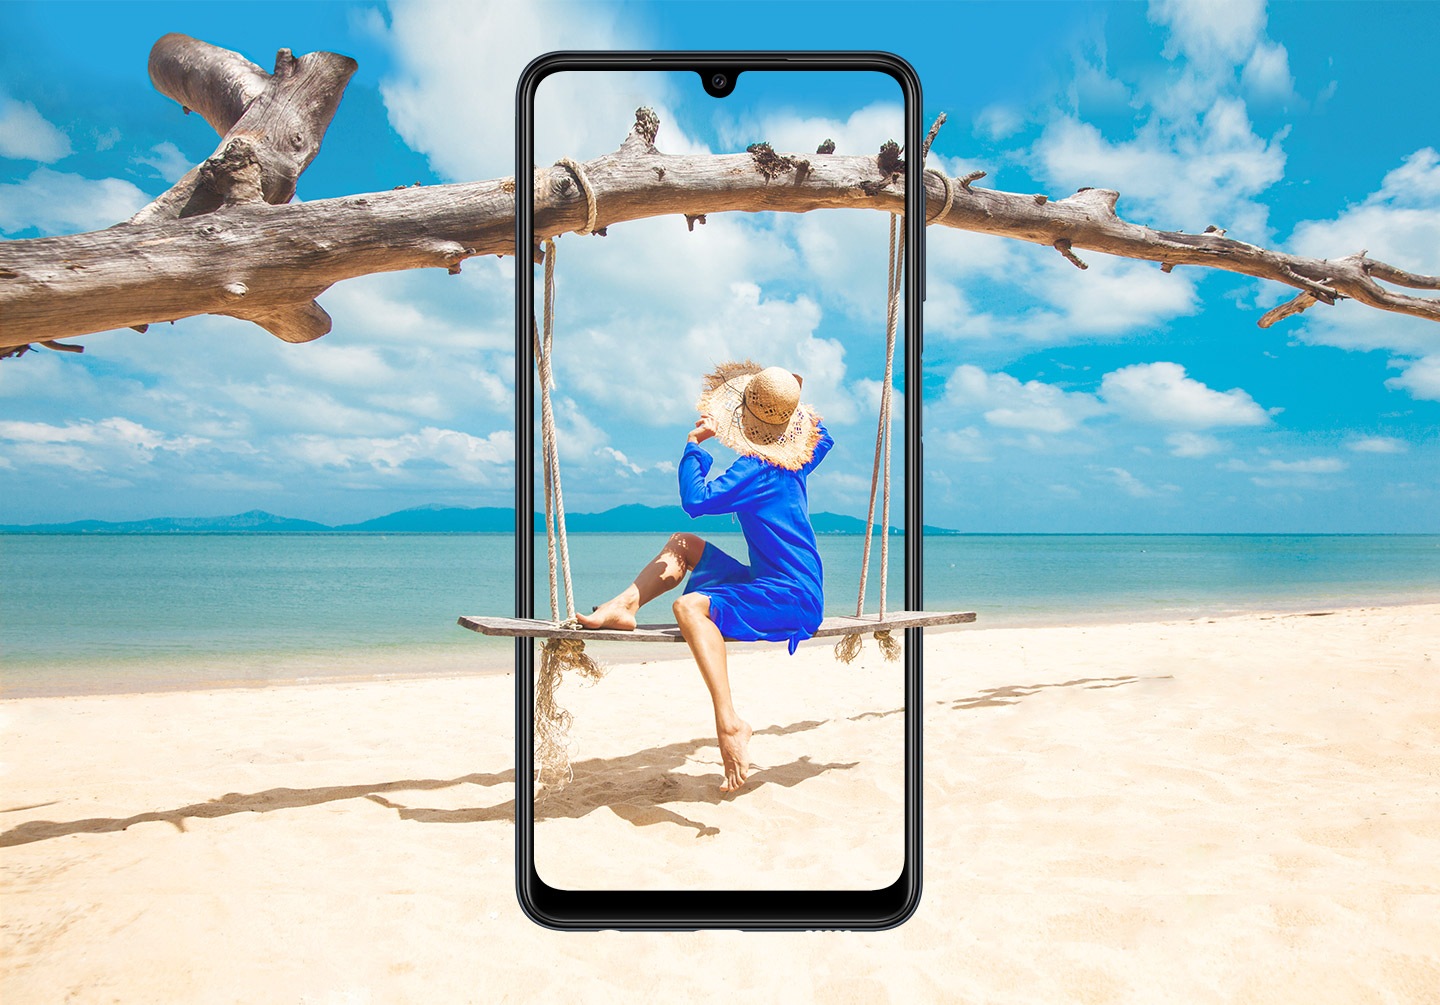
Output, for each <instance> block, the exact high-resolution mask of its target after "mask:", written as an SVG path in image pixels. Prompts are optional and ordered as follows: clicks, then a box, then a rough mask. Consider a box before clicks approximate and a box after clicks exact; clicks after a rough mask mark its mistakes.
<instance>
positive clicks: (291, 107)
mask: <svg viewBox="0 0 1440 1005" xmlns="http://www.w3.org/2000/svg"><path fill="white" fill-rule="evenodd" d="M357 66H358V64H357V63H356V62H355V60H353V59H351V58H350V57H349V56H341V55H338V54H336V53H333V52H312V53H310V54H308V55H305V56H301V57H300V58H299V59H296V58H295V57H294V56H293V55H292V54H291V52H290V50H289V49H281V50H280V51H279V53H277V54H276V56H275V72H274V73H273V74H268V73H266V72H265V71H263V70H261V69H260V68H259V67H258V66H256V65H255V64H254V63H252V62H250V61H249V60H248V59H245V58H244V57H243V56H241V55H239V54H238V53H234V52H230V51H228V50H226V49H220V48H217V47H216V46H213V45H209V44H208V43H205V42H201V41H198V40H196V39H193V38H191V37H189V36H188V35H181V34H178V33H171V34H169V35H166V36H164V37H163V38H161V39H160V41H158V42H156V43H155V45H154V47H153V48H151V50H150V79H151V81H152V82H153V83H154V84H155V87H156V89H157V90H159V91H160V93H162V94H164V95H165V96H166V97H170V98H174V99H175V100H176V101H178V102H180V105H181V107H183V108H185V109H186V110H187V111H188V110H189V109H192V108H193V109H195V110H196V111H198V112H199V113H200V114H201V115H202V116H203V117H204V118H205V121H206V122H208V123H210V125H211V126H212V127H213V128H214V129H215V131H216V132H217V133H219V134H220V136H221V140H220V145H219V146H218V147H216V149H215V153H214V154H212V155H211V157H210V158H209V159H208V160H206V161H205V162H204V163H203V164H201V165H200V166H199V167H196V168H192V169H191V170H190V171H189V172H188V173H187V174H186V175H185V177H183V178H181V179H180V180H179V181H178V182H176V183H175V184H174V185H173V186H172V187H171V188H170V190H169V191H167V192H165V193H164V194H163V195H161V196H160V197H159V198H158V199H156V200H155V201H154V202H152V203H150V205H148V206H146V207H145V208H144V209H142V210H141V211H140V212H138V213H136V214H135V215H134V216H133V217H131V218H130V222H131V223H152V222H155V221H157V220H162V219H175V218H183V217H188V216H199V215H202V214H205V213H210V212H213V211H215V210H217V209H219V208H220V207H221V206H224V205H230V204H233V203H235V202H239V201H258V200H259V199H262V198H263V199H264V201H265V202H269V203H284V202H289V201H290V200H291V199H292V198H294V196H295V184H296V182H297V181H298V180H299V178H300V175H301V173H302V172H304V170H305V169H306V168H307V167H309V166H310V162H311V161H313V160H314V159H315V155H316V154H317V153H319V152H320V143H321V141H322V140H324V138H325V130H326V128H327V127H328V126H329V125H330V120H331V119H332V118H334V117H335V110H336V109H337V108H338V107H339V105H340V97H341V95H343V94H344V93H345V85H346V84H348V83H349V82H350V77H351V76H352V75H353V74H354V73H355V70H356V68H357ZM246 162H251V163H253V164H254V165H256V166H258V182H259V184H258V186H256V185H255V184H253V183H251V182H250V181H247V182H245V183H244V184H243V185H242V186H237V185H236V184H235V182H233V181H232V180H231V175H232V174H233V173H234V171H235V169H236V168H235V165H236V164H237V163H241V164H243V163H246Z"/></svg>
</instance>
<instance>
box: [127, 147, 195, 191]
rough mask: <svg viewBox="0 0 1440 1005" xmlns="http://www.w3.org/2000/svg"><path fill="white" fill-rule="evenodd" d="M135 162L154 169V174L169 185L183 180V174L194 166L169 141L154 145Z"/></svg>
mask: <svg viewBox="0 0 1440 1005" xmlns="http://www.w3.org/2000/svg"><path fill="white" fill-rule="evenodd" d="M135 161H136V163H139V164H144V165H146V166H147V167H152V168H154V169H155V173H156V174H158V175H159V176H160V177H161V178H164V179H165V181H166V182H168V183H169V184H171V185H173V184H175V183H176V182H177V181H179V180H180V179H181V178H183V177H184V176H185V173H186V172H187V171H189V170H190V169H191V168H192V167H194V166H195V165H194V164H193V163H192V162H191V160H190V158H189V157H186V156H185V155H184V154H183V153H181V152H180V148H179V147H177V146H176V145H175V144H173V143H171V142H170V141H169V140H166V141H165V142H164V143H157V144H155V145H154V146H153V147H151V148H150V151H149V153H146V154H142V155H141V156H139V157H136V158H135Z"/></svg>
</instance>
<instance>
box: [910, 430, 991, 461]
mask: <svg viewBox="0 0 1440 1005" xmlns="http://www.w3.org/2000/svg"><path fill="white" fill-rule="evenodd" d="M925 448H926V453H927V458H928V459H929V460H931V461H934V460H936V459H937V458H943V459H946V460H961V461H974V462H977V463H978V462H986V461H989V460H991V459H992V457H991V454H990V451H989V449H988V447H987V445H986V443H985V438H984V436H983V435H982V434H981V432H980V430H979V429H978V428H977V427H975V426H964V427H962V428H960V429H942V430H940V431H939V432H937V433H932V434H930V435H927V436H926V437H925Z"/></svg>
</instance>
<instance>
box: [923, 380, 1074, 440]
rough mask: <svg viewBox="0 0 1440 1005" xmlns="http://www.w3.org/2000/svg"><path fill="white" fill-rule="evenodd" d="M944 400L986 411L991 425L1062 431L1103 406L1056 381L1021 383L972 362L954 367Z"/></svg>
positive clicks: (966, 407)
mask: <svg viewBox="0 0 1440 1005" xmlns="http://www.w3.org/2000/svg"><path fill="white" fill-rule="evenodd" d="M945 401H946V402H947V403H948V404H951V405H954V406H958V407H960V408H962V409H965V410H969V411H981V410H983V411H984V416H985V421H987V422H989V423H990V424H991V425H992V426H1003V427H1006V428H1010V429H1028V430H1033V431H1035V432H1041V433H1063V432H1065V431H1067V430H1070V429H1074V428H1075V427H1076V426H1078V425H1079V424H1080V423H1081V422H1083V421H1084V420H1085V419H1087V418H1089V417H1090V416H1092V415H1096V414H1099V412H1100V411H1102V407H1101V405H1100V403H1099V402H1098V401H1096V400H1095V398H1094V396H1093V395H1089V394H1083V393H1080V392H1068V391H1063V390H1061V389H1060V388H1058V387H1055V386H1054V385H1053V384H1046V383H1044V382H1043V381H1038V380H1031V381H1026V382H1025V383H1023V384H1022V383H1020V381H1018V380H1016V379H1015V378H1014V377H1012V376H1010V375H1009V374H1008V373H993V374H992V373H986V372H985V371H984V370H982V369H980V368H979V367H977V366H972V365H970V364H969V363H964V364H961V365H960V366H958V367H956V368H955V372H954V373H952V374H951V375H950V378H949V380H947V381H946V383H945Z"/></svg>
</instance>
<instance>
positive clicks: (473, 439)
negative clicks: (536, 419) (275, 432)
mask: <svg viewBox="0 0 1440 1005" xmlns="http://www.w3.org/2000/svg"><path fill="white" fill-rule="evenodd" d="M282 449H284V450H285V451H286V452H287V453H289V454H290V455H291V456H293V457H295V458H297V459H299V460H301V461H303V462H304V463H305V464H307V465H312V466H316V467H325V468H339V469H345V470H362V471H367V472H372V473H375V474H378V475H381V476H383V477H385V478H387V479H404V480H410V479H414V478H416V477H421V476H423V472H425V471H427V470H433V469H434V468H436V467H439V468H443V469H448V471H449V472H451V473H452V474H454V475H458V476H459V477H460V479H461V480H462V481H465V482H471V483H479V484H491V483H492V482H494V481H495V480H496V479H503V478H505V477H508V475H509V466H510V465H511V463H512V462H513V460H514V456H515V439H514V436H513V435H512V434H511V433H510V431H509V430H499V431H497V432H494V433H491V434H490V435H489V436H486V437H483V438H482V437H477V436H471V435H470V434H469V433H463V432H460V431H458V430H454V429H439V428H436V427H434V426H425V427H423V428H422V429H420V430H418V431H417V432H413V433H405V434H403V435H401V436H394V437H324V436H315V435H304V436H297V437H295V438H294V439H293V440H292V441H290V442H288V443H287V444H286V445H285V446H284V447H283V448H282Z"/></svg>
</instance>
